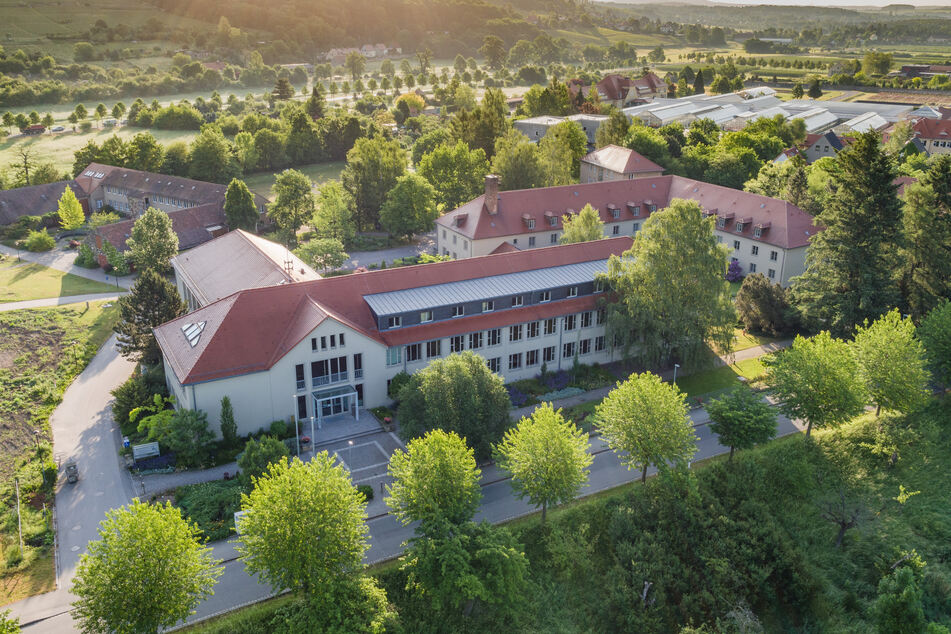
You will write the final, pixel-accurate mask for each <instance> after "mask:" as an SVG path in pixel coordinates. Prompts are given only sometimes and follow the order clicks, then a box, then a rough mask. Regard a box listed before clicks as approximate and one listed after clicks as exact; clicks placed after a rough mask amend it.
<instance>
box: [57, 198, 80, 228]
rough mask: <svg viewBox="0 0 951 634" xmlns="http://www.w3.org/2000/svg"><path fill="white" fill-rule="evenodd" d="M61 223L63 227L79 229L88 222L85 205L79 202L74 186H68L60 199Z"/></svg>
mask: <svg viewBox="0 0 951 634" xmlns="http://www.w3.org/2000/svg"><path fill="white" fill-rule="evenodd" d="M58 211H59V224H60V226H61V227H62V228H63V229H67V230H69V229H78V228H79V227H81V226H82V224H83V223H84V222H86V214H85V213H83V206H82V205H80V204H79V199H78V198H76V193H75V192H74V191H73V188H72V187H66V189H64V190H63V195H62V196H60V199H59V207H58Z"/></svg>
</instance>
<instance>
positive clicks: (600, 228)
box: [559, 203, 604, 244]
mask: <svg viewBox="0 0 951 634" xmlns="http://www.w3.org/2000/svg"><path fill="white" fill-rule="evenodd" d="M561 223H562V226H563V227H564V233H562V234H561V238H559V242H560V243H561V244H574V243H575V242H590V241H591V240H600V239H601V238H603V237H604V221H602V220H601V214H599V213H598V211H597V210H596V209H595V208H594V207H592V206H591V204H590V203H589V204H586V205H585V206H584V207H582V208H581V211H579V212H578V213H576V214H574V215H570V216H567V215H566V216H562V218H561Z"/></svg>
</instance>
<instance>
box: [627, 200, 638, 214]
mask: <svg viewBox="0 0 951 634" xmlns="http://www.w3.org/2000/svg"><path fill="white" fill-rule="evenodd" d="M627 208H628V210H629V211H630V212H631V215H632V216H635V217H637V216H640V215H641V206H640V205H638V204H637V203H635V202H631V201H628V203H627Z"/></svg>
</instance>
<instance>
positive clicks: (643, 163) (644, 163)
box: [581, 145, 664, 174]
mask: <svg viewBox="0 0 951 634" xmlns="http://www.w3.org/2000/svg"><path fill="white" fill-rule="evenodd" d="M581 160H582V161H584V162H585V163H591V164H593V165H597V166H598V167H603V168H605V169H609V170H611V171H612V172H617V173H619V174H643V173H644V172H663V171H664V168H663V167H661V166H660V165H658V164H657V163H655V162H653V161H651V160H649V159H646V158H644V157H643V156H642V155H641V154H639V153H638V152H635V151H634V150H631V149H628V148H626V147H620V146H617V145H605V146H604V147H602V148H599V149H597V150H595V151H594V152H591V153H590V154H588V155H587V156H585V157H584V158H583V159H581Z"/></svg>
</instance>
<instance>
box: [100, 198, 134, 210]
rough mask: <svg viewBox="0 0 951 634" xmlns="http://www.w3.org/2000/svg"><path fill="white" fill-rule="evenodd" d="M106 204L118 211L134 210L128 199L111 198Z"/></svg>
mask: <svg viewBox="0 0 951 634" xmlns="http://www.w3.org/2000/svg"><path fill="white" fill-rule="evenodd" d="M106 204H107V205H109V206H110V207H112V208H113V209H115V210H116V211H132V207H131V206H130V205H129V201H127V200H112V199H109V200H107V201H106Z"/></svg>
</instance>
